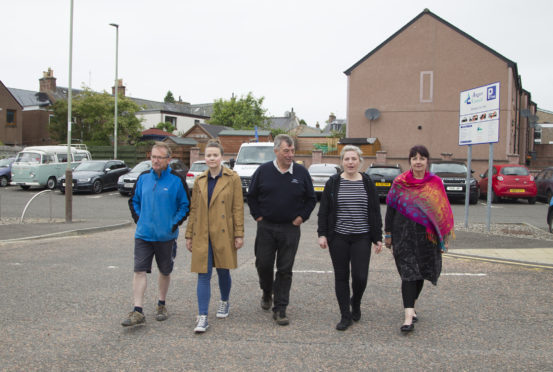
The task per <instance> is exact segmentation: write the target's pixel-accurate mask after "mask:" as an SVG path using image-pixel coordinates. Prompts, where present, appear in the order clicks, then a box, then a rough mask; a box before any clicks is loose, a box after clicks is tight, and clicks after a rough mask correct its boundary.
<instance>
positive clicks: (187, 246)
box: [186, 238, 192, 252]
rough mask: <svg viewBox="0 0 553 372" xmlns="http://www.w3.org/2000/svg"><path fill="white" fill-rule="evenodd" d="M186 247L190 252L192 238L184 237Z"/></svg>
mask: <svg viewBox="0 0 553 372" xmlns="http://www.w3.org/2000/svg"><path fill="white" fill-rule="evenodd" d="M186 249H188V250H189V251H190V252H192V239H188V238H186Z"/></svg>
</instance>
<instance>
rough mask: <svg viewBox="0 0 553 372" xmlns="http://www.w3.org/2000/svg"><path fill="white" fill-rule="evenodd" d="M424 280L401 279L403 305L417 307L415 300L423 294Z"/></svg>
mask: <svg viewBox="0 0 553 372" xmlns="http://www.w3.org/2000/svg"><path fill="white" fill-rule="evenodd" d="M423 285H424V280H423V279H421V280H413V281H406V280H402V281H401V296H402V297H403V307H404V308H413V307H415V301H416V300H418V298H419V295H420V294H421V291H422V287H423Z"/></svg>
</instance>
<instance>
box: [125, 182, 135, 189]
mask: <svg viewBox="0 0 553 372" xmlns="http://www.w3.org/2000/svg"><path fill="white" fill-rule="evenodd" d="M123 186H125V188H127V189H132V188H133V187H134V183H125V184H123Z"/></svg>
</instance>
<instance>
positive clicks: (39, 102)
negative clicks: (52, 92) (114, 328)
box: [8, 88, 52, 107]
mask: <svg viewBox="0 0 553 372" xmlns="http://www.w3.org/2000/svg"><path fill="white" fill-rule="evenodd" d="M8 90H9V91H10V93H11V94H12V96H13V97H14V98H15V99H16V100H17V102H19V104H20V105H21V106H23V107H29V106H39V107H42V106H49V105H51V104H52V102H51V101H50V98H49V97H48V95H47V94H45V93H40V92H33V91H32V90H25V89H17V88H8Z"/></svg>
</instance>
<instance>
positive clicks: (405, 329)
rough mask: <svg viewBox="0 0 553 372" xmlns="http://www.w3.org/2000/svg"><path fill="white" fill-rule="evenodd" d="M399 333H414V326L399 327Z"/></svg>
mask: <svg viewBox="0 0 553 372" xmlns="http://www.w3.org/2000/svg"><path fill="white" fill-rule="evenodd" d="M400 330H401V332H405V333H407V332H411V331H414V330H415V325H414V324H413V323H411V324H404V325H402V326H401V328H400Z"/></svg>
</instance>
